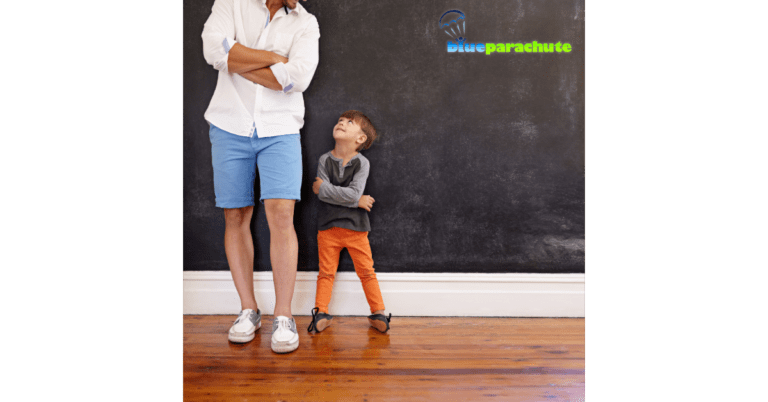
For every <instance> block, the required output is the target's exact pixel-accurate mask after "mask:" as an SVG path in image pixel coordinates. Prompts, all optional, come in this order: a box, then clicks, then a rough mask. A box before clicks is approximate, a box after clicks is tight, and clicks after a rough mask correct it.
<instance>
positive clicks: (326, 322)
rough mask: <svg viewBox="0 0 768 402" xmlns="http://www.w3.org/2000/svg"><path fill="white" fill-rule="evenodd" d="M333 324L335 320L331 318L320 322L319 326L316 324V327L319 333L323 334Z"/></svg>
mask: <svg viewBox="0 0 768 402" xmlns="http://www.w3.org/2000/svg"><path fill="white" fill-rule="evenodd" d="M332 323H333V318H330V319H327V320H325V319H323V320H318V321H317V324H315V327H316V328H317V332H322V331H323V330H324V329H326V328H328V327H330V326H331V324H332Z"/></svg>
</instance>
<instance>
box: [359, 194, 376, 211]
mask: <svg viewBox="0 0 768 402" xmlns="http://www.w3.org/2000/svg"><path fill="white" fill-rule="evenodd" d="M374 202H376V200H374V199H373V197H371V196H370V195H364V196H362V197H360V201H358V202H357V206H358V207H360V208H362V209H364V210H366V211H368V212H371V208H373V203H374Z"/></svg>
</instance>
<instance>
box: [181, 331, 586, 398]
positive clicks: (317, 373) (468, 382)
mask: <svg viewBox="0 0 768 402" xmlns="http://www.w3.org/2000/svg"><path fill="white" fill-rule="evenodd" d="M235 318H236V317H235V316H185V317H184V399H185V400H189V401H198V400H199V401H219V400H220V401H225V400H226V401H248V400H258V401H262V400H263V401H281V400H282V401H337V400H350V401H432V400H439V401H476V400H477V401H485V400H488V401H491V400H495V401H510V400H526V401H529V400H547V401H550V400H556V401H577V400H583V399H584V319H539V318H522V319H521V318H468V317H398V318H396V319H395V317H393V321H392V324H391V326H392V329H391V330H390V331H389V332H388V333H387V334H381V333H379V332H378V331H376V330H374V329H372V328H370V326H369V325H368V322H367V320H366V319H365V317H336V318H335V319H334V324H333V326H331V327H330V328H328V329H326V330H325V331H323V332H322V333H319V334H310V333H308V332H307V331H306V326H307V325H308V324H309V322H310V319H311V317H308V316H295V319H296V322H297V326H298V327H299V337H300V343H299V349H298V350H296V351H295V352H293V353H289V354H286V355H278V354H276V353H273V352H272V351H271V349H270V340H271V335H272V334H271V330H272V327H271V322H272V317H271V316H263V317H262V328H261V329H260V330H259V331H257V333H256V337H255V339H254V340H253V341H251V342H250V343H248V344H244V345H239V344H233V343H230V342H229V341H228V340H227V331H228V329H229V326H230V325H231V324H232V321H233V320H234V319H235ZM302 327H303V328H302Z"/></svg>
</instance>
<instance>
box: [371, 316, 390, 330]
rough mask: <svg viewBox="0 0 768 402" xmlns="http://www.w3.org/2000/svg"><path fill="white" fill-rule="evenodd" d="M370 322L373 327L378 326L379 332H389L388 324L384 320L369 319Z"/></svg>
mask: <svg viewBox="0 0 768 402" xmlns="http://www.w3.org/2000/svg"><path fill="white" fill-rule="evenodd" d="M368 322H369V323H370V324H371V326H372V327H374V328H376V329H377V330H378V331H379V332H382V333H384V332H387V324H386V323H384V322H383V321H379V320H372V319H370V318H369V319H368Z"/></svg>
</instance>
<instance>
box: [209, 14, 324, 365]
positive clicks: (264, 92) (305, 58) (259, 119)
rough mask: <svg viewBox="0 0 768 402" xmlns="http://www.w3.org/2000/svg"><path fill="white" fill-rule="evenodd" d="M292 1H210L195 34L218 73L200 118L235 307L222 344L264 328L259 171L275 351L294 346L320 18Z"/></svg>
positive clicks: (246, 338)
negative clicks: (257, 287)
mask: <svg viewBox="0 0 768 402" xmlns="http://www.w3.org/2000/svg"><path fill="white" fill-rule="evenodd" d="M297 1H298V0H215V2H214V4H213V8H212V9H211V16H210V17H209V18H208V20H207V21H206V23H205V27H204V28H203V34H202V37H203V54H204V56H205V60H206V61H207V62H208V64H210V65H212V66H213V67H214V68H215V69H216V70H218V71H219V78H218V82H217V83H216V91H215V92H214V94H213V98H212V99H211V103H210V105H209V106H208V110H206V112H205V119H206V121H208V123H209V124H210V132H209V136H210V139H211V153H212V157H213V158H212V160H213V176H214V190H215V193H216V206H217V207H219V208H223V209H224V220H225V222H226V229H225V232H224V249H225V251H226V254H227V261H228V263H229V267H230V271H231V272H232V279H233V280H234V282H235V288H237V293H238V295H239V296H240V304H241V312H240V316H239V317H238V318H237V320H235V323H234V324H233V325H232V328H230V330H229V340H230V341H232V342H238V343H244V342H249V341H250V340H252V339H253V338H254V336H255V332H256V330H258V329H259V328H260V327H261V310H259V309H258V306H257V305H256V299H255V297H254V293H253V260H254V258H253V253H254V251H253V238H252V237H251V231H250V222H251V217H252V216H253V206H254V205H255V199H254V194H253V184H254V180H255V175H256V174H255V172H256V165H258V167H259V169H258V170H259V178H260V182H261V189H260V190H261V197H260V201H261V202H262V203H263V204H264V209H265V211H266V215H267V222H268V224H269V233H270V247H269V254H270V261H271V263H272V275H273V278H274V282H275V295H276V302H275V313H274V316H275V319H274V322H273V333H272V350H273V351H275V352H276V353H288V352H292V351H294V350H296V348H297V347H298V346H299V336H298V332H297V330H296V322H295V321H294V319H293V316H292V314H291V299H292V298H293V290H294V285H295V283H296V265H297V262H298V240H297V238H296V231H295V230H294V227H293V210H294V205H295V203H296V201H299V200H300V199H301V196H300V189H301V176H302V166H301V143H300V141H299V129H300V128H301V127H303V126H304V99H303V97H302V92H304V91H305V90H306V89H307V87H308V86H309V83H310V81H311V80H312V76H313V75H314V73H315V69H316V68H317V62H318V42H319V38H320V29H319V27H318V24H317V19H316V18H315V17H314V16H313V15H311V14H309V13H308V12H307V11H306V10H305V9H304V7H302V6H301V5H300V4H298V2H297ZM304 1H306V0H304Z"/></svg>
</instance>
